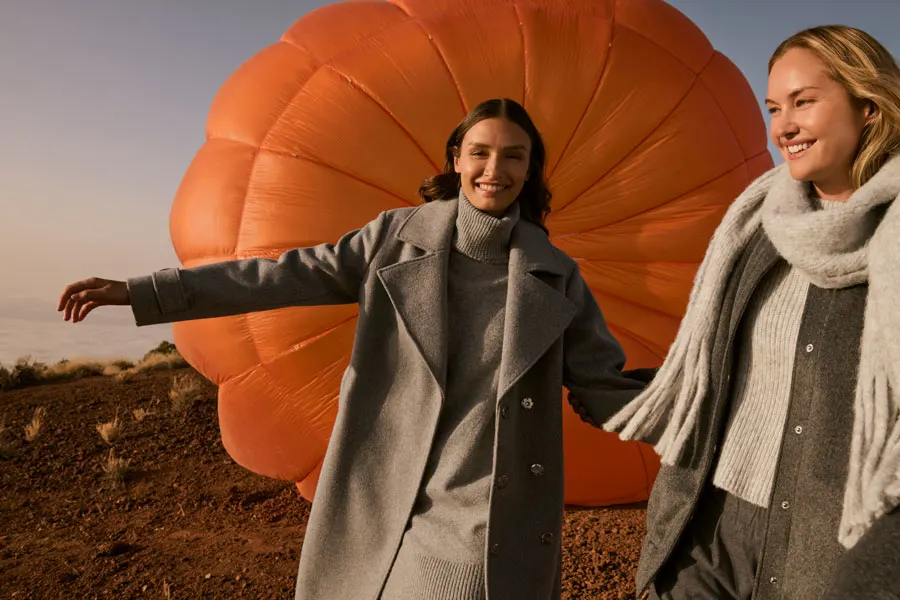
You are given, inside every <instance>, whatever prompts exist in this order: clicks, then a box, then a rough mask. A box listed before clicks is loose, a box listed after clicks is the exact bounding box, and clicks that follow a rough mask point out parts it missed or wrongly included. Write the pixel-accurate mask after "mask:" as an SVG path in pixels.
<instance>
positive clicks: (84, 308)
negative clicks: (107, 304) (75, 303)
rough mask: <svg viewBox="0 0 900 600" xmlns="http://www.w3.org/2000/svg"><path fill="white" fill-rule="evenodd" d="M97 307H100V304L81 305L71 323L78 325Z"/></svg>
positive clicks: (88, 303)
mask: <svg viewBox="0 0 900 600" xmlns="http://www.w3.org/2000/svg"><path fill="white" fill-rule="evenodd" d="M98 306H100V304H99V303H97V302H85V303H84V304H82V305H81V306H80V307H79V310H78V312H77V313H76V316H75V319H74V321H73V322H74V323H78V322H79V321H84V318H85V317H86V316H87V315H88V313H89V312H91V311H92V310H94V309H95V308H97V307H98Z"/></svg>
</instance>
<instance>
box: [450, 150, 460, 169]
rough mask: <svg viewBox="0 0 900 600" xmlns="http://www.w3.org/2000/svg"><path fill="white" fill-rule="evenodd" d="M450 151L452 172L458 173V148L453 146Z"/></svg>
mask: <svg viewBox="0 0 900 600" xmlns="http://www.w3.org/2000/svg"><path fill="white" fill-rule="evenodd" d="M451 151H452V152H453V170H454V171H456V172H457V173H459V172H460V171H459V147H458V146H453V148H452V149H451Z"/></svg>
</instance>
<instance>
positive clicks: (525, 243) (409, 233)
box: [378, 199, 576, 398]
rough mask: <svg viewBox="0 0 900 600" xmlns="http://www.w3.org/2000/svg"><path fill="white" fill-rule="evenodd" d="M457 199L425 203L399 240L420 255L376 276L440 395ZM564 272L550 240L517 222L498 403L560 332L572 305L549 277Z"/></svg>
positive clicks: (530, 225) (444, 369)
mask: <svg viewBox="0 0 900 600" xmlns="http://www.w3.org/2000/svg"><path fill="white" fill-rule="evenodd" d="M457 210H458V205H457V200H456V199H453V200H441V201H435V202H429V203H427V204H424V205H422V206H420V207H418V208H417V209H416V210H414V211H413V212H412V213H411V214H410V215H409V216H408V217H407V219H406V220H405V221H404V222H403V223H402V224H401V226H400V228H399V230H398V231H397V237H398V238H399V239H400V240H401V241H403V242H405V243H407V244H412V245H414V246H416V247H418V248H420V249H421V250H424V251H425V254H422V255H419V256H415V257H411V258H410V259H408V260H403V261H401V262H398V263H395V264H392V265H388V266H386V267H382V268H381V269H379V270H378V277H379V278H380V279H381V282H382V284H383V285H384V287H385V290H386V291H387V294H388V296H389V298H390V300H391V302H392V303H393V305H394V308H395V310H396V311H397V313H398V315H399V317H400V319H401V321H402V322H403V325H404V327H405V328H406V330H407V331H408V333H409V335H410V337H412V339H413V341H414V342H415V344H416V347H417V349H418V350H419V353H420V354H421V355H422V357H423V359H424V360H425V362H426V364H427V365H428V368H429V370H430V371H431V373H432V375H433V376H434V378H435V380H436V381H437V382H438V384H439V385H440V386H441V388H442V389H446V374H447V364H446V363H447V347H446V345H447V337H448V334H447V331H448V323H447V272H448V264H449V256H450V248H451V243H452V239H453V229H454V226H455V223H456V214H457ZM565 273H566V270H565V268H564V266H563V264H562V262H561V260H560V259H559V258H558V257H557V255H556V252H555V251H554V249H553V247H552V246H551V244H550V242H549V240H548V239H547V235H546V234H545V233H544V232H543V231H542V230H541V229H540V228H539V227H538V226H537V225H535V224H533V223H529V222H527V221H523V220H519V222H518V223H516V226H515V227H514V228H513V231H512V235H511V237H510V252H509V283H508V292H507V299H506V319H505V321H504V331H503V351H502V356H501V361H500V377H499V387H498V398H499V397H502V396H503V395H504V394H505V393H506V392H507V391H509V390H510V389H511V388H512V386H514V385H515V383H516V382H518V381H519V379H521V378H522V376H523V375H524V374H525V373H526V372H527V370H528V369H529V368H531V366H532V365H533V364H534V363H535V362H536V361H537V360H538V359H539V358H540V356H541V355H542V354H543V353H544V352H546V351H547V349H548V348H549V347H550V346H551V345H552V344H553V342H555V341H556V340H557V339H558V338H559V337H560V336H561V335H562V333H563V331H565V328H566V327H567V326H568V325H569V323H570V322H571V321H572V318H573V317H574V315H575V312H576V308H575V305H574V304H573V303H572V302H571V301H569V300H568V298H566V296H565V295H564V294H563V293H561V292H560V291H557V289H556V287H555V286H553V285H551V284H550V282H547V281H544V279H545V278H546V277H548V276H549V277H551V278H553V277H558V276H562V275H565Z"/></svg>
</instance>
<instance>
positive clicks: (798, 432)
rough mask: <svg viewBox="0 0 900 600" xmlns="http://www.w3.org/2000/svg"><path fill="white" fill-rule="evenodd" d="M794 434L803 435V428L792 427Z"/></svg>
mask: <svg viewBox="0 0 900 600" xmlns="http://www.w3.org/2000/svg"><path fill="white" fill-rule="evenodd" d="M794 433H796V434H797V435H800V434H801V433H803V427H801V426H800V425H797V426H796V427H794Z"/></svg>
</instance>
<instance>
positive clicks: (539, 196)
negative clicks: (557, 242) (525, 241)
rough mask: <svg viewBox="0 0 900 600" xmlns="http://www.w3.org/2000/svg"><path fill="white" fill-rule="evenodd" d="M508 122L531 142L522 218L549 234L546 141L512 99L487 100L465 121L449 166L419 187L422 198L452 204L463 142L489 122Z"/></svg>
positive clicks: (451, 145) (451, 146)
mask: <svg viewBox="0 0 900 600" xmlns="http://www.w3.org/2000/svg"><path fill="white" fill-rule="evenodd" d="M496 118H504V119H507V120H508V121H511V122H513V123H515V124H516V125H518V126H519V127H521V128H522V129H523V130H525V133H527V134H528V137H529V138H531V156H530V157H529V161H528V179H527V180H526V181H525V185H524V186H522V191H521V192H519V197H518V198H517V199H516V200H517V201H518V203H519V216H520V217H521V218H522V219H525V220H526V221H530V222H532V223H534V224H535V225H537V226H538V227H540V228H541V229H543V230H544V232H545V233H548V232H547V227H546V226H545V225H544V219H546V218H547V214H548V213H549V212H550V198H551V194H550V190H549V189H548V188H547V182H546V180H545V179H544V163H545V162H546V159H547V153H546V150H545V149H544V140H543V139H542V138H541V134H540V132H538V130H537V127H535V126H534V122H533V121H532V120H531V117H530V116H528V112H526V111H525V109H524V108H523V107H522V105H521V104H519V103H518V102H516V101H515V100H510V99H508V98H494V99H492V100H485V101H484V102H482V103H481V104H479V105H478V106H476V107H475V108H473V109H472V110H471V111H470V112H469V114H468V115H466V118H465V119H463V120H462V121H461V122H460V123H459V125H457V126H456V129H454V130H453V133H451V134H450V138H449V139H448V140H447V147H446V150H445V153H446V162H445V163H444V171H443V172H442V173H438V174H437V175H433V176H431V177H428V178H426V179H425V181H423V182H422V185H421V186H419V195H420V196H421V197H422V199H423V200H424V201H425V202H431V201H433V200H450V199H453V198H456V197H458V196H459V188H460V185H461V184H460V178H459V173H457V172H456V171H455V170H454V165H453V159H454V158H456V156H457V155H458V153H459V148H460V146H462V141H463V138H464V137H465V136H466V133H468V131H469V130H470V129H472V127H474V126H475V125H476V124H477V123H479V122H480V121H484V120H485V119H496Z"/></svg>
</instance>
